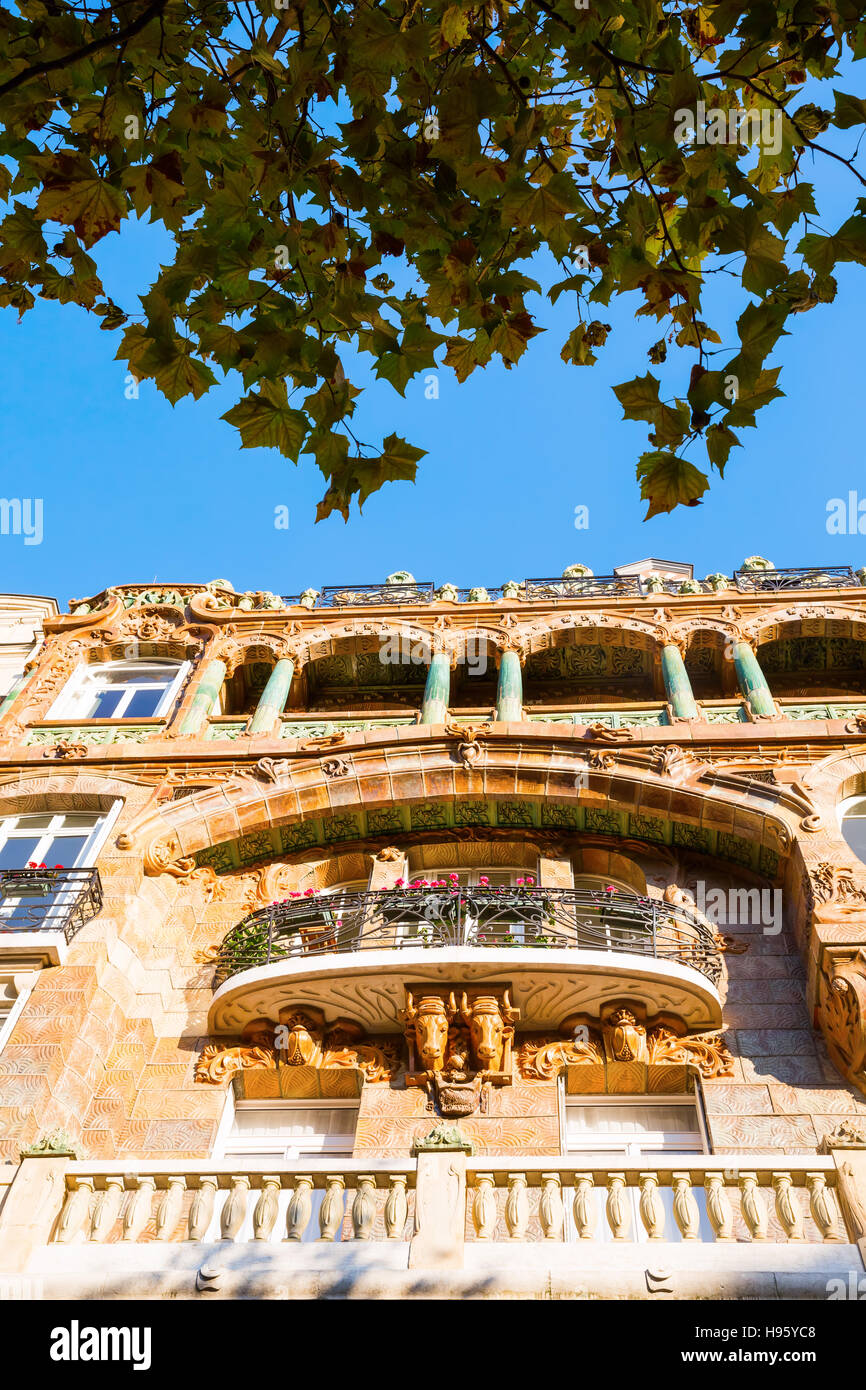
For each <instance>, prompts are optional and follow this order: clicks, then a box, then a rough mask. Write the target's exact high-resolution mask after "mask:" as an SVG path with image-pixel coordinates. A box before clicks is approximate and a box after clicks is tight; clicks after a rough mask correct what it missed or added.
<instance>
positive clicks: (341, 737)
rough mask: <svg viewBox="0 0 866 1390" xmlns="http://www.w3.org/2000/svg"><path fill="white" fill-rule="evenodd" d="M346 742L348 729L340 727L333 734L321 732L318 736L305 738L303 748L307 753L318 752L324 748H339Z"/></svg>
mask: <svg viewBox="0 0 866 1390" xmlns="http://www.w3.org/2000/svg"><path fill="white" fill-rule="evenodd" d="M345 742H346V730H345V729H338V730H337V731H336V733H333V734H320V735H318V736H317V737H316V738H308V739H305V740H304V742H303V743H302V744H301V749H302V750H303V752H305V753H318V752H319V751H320V750H321V749H323V748H338V747H339V745H340V744H341V743H345Z"/></svg>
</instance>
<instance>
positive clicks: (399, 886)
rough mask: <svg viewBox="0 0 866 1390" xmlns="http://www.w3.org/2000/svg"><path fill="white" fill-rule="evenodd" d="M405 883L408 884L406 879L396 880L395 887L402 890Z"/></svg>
mask: <svg viewBox="0 0 866 1390" xmlns="http://www.w3.org/2000/svg"><path fill="white" fill-rule="evenodd" d="M405 882H406V880H405V878H395V879H394V887H395V888H402V887H403V884H404V883H405Z"/></svg>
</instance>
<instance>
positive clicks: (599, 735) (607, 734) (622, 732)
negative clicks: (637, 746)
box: [584, 720, 634, 743]
mask: <svg viewBox="0 0 866 1390" xmlns="http://www.w3.org/2000/svg"><path fill="white" fill-rule="evenodd" d="M584 737H585V738H591V739H595V740H596V741H597V742H598V743H630V742H631V740H632V738H633V737H634V728H633V726H632V725H631V724H628V725H626V727H625V728H620V729H611V728H609V727H608V725H607V724H602V722H601V720H597V721H596V723H595V724H588V725H587V726H586V733H585V734H584Z"/></svg>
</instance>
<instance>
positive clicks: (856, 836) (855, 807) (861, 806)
mask: <svg viewBox="0 0 866 1390" xmlns="http://www.w3.org/2000/svg"><path fill="white" fill-rule="evenodd" d="M838 814H839V824H840V826H841V828H842V834H843V836H844V837H845V843H846V844H847V846H848V848H849V849H850V850H851V851H852V852H853V853H854V854H856V856H857V858H858V859H859V860H860V861H861V862H862V863H864V864H866V797H864V796H849V797H847V799H846V800H845V801H843V802H841V803H840V805H839V808H838Z"/></svg>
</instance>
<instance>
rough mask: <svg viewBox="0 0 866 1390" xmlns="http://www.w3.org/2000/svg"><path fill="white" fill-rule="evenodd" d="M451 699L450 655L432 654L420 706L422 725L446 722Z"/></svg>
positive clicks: (446, 653)
mask: <svg viewBox="0 0 866 1390" xmlns="http://www.w3.org/2000/svg"><path fill="white" fill-rule="evenodd" d="M450 698H451V653H450V652H434V653H433V656H432V657H431V660H430V668H429V670H428V672H427V684H426V685H425V686H424V700H423V703H422V705H421V723H422V724H445V723H446V722H447V720H448V701H449V699H450Z"/></svg>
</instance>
